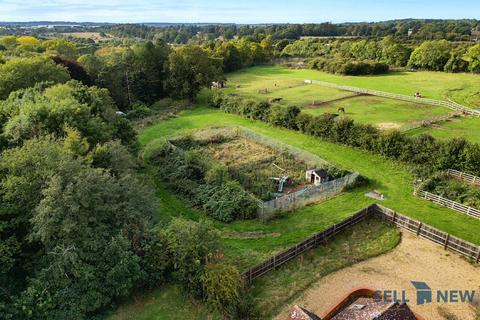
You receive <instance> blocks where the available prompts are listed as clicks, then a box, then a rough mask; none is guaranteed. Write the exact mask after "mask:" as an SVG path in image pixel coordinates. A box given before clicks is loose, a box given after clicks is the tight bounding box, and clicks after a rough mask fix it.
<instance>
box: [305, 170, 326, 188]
mask: <svg viewBox="0 0 480 320" xmlns="http://www.w3.org/2000/svg"><path fill="white" fill-rule="evenodd" d="M305 179H306V180H307V181H309V182H310V183H313V184H314V185H316V186H318V185H320V184H322V183H324V182H327V181H328V172H327V170H325V169H312V170H307V171H306V172H305Z"/></svg>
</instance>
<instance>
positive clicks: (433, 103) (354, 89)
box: [304, 80, 480, 117]
mask: <svg viewBox="0 0 480 320" xmlns="http://www.w3.org/2000/svg"><path fill="white" fill-rule="evenodd" d="M304 82H305V83H306V84H317V85H320V86H322V87H328V88H333V89H338V90H344V91H351V92H357V93H363V94H369V95H373V96H378V97H384V98H390V99H397V100H402V101H408V102H414V103H421V104H427V105H431V106H441V107H445V108H448V109H451V110H455V111H460V112H464V113H466V114H469V115H472V116H474V117H480V111H478V110H474V109H471V108H468V107H466V106H463V105H461V104H459V103H456V102H452V101H442V100H435V99H428V98H417V97H413V96H407V95H403V94H396V93H390V92H385V91H379V90H371V89H365V88H358V87H351V86H342V85H337V84H334V83H330V82H324V81H318V80H305V81H304Z"/></svg>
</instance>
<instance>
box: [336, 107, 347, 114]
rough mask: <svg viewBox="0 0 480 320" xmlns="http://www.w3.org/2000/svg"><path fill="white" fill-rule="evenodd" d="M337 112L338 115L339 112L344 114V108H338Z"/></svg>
mask: <svg viewBox="0 0 480 320" xmlns="http://www.w3.org/2000/svg"><path fill="white" fill-rule="evenodd" d="M337 112H338V113H340V112H341V113H345V108H344V107H340V108H338V110H337Z"/></svg>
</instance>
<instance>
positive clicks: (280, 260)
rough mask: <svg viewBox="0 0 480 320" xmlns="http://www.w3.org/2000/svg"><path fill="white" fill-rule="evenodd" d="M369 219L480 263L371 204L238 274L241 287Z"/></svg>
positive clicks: (477, 256)
mask: <svg viewBox="0 0 480 320" xmlns="http://www.w3.org/2000/svg"><path fill="white" fill-rule="evenodd" d="M369 216H374V217H377V218H380V219H382V220H385V221H389V222H391V223H393V224H394V225H395V226H397V227H398V228H401V229H404V230H406V231H409V232H411V233H414V234H416V235H417V236H418V237H421V238H424V239H427V240H429V241H431V242H433V243H435V244H437V245H440V246H442V247H443V248H444V249H445V250H452V251H454V252H456V253H459V254H460V255H462V256H464V257H467V258H469V259H471V260H472V261H475V262H476V263H480V246H478V245H475V244H473V243H470V242H468V241H465V240H462V239H460V238H457V237H454V236H452V235H450V234H448V233H446V232H443V231H440V230H438V229H436V228H434V227H432V226H429V225H427V224H424V223H422V222H420V221H417V220H414V219H410V218H408V217H406V216H404V215H401V214H399V213H397V212H396V211H394V210H391V209H389V208H386V207H384V206H382V205H378V204H373V205H371V206H369V207H367V208H364V209H362V210H360V211H358V212H357V213H355V214H353V215H352V216H350V217H348V218H347V219H345V220H343V221H341V222H339V223H337V224H334V225H333V226H331V227H330V228H328V229H326V230H323V231H321V232H318V233H316V234H314V235H313V236H311V237H310V238H308V239H306V240H304V241H302V242H300V243H298V244H296V245H295V246H292V247H291V248H289V249H287V250H285V251H283V252H281V253H279V254H277V255H275V256H273V257H272V258H270V259H268V260H265V261H264V262H262V263H260V264H258V265H256V266H254V267H252V268H250V269H248V270H246V271H245V272H244V273H242V277H243V279H244V281H245V284H246V285H249V284H250V283H252V281H253V280H255V279H256V278H259V277H261V276H262V275H264V274H267V273H269V272H271V271H274V270H276V269H277V268H278V267H280V266H281V265H283V264H285V263H287V262H288V261H290V260H292V259H294V258H295V257H297V256H299V255H301V254H303V253H304V252H306V251H308V250H311V249H313V248H315V247H317V246H319V245H320V244H322V243H325V242H326V241H327V240H328V239H330V238H332V237H333V236H335V235H336V234H338V233H340V232H341V231H343V230H346V229H348V228H350V227H352V226H354V225H355V224H357V223H359V222H361V221H363V220H365V219H366V218H367V217H369Z"/></svg>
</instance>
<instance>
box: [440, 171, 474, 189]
mask: <svg viewBox="0 0 480 320" xmlns="http://www.w3.org/2000/svg"><path fill="white" fill-rule="evenodd" d="M447 174H448V175H449V176H451V177H454V178H457V179H459V180H462V181H465V182H468V183H470V184H473V185H474V186H480V177H477V176H474V175H473V174H469V173H465V172H462V171H457V170H454V169H448V170H447Z"/></svg>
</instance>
